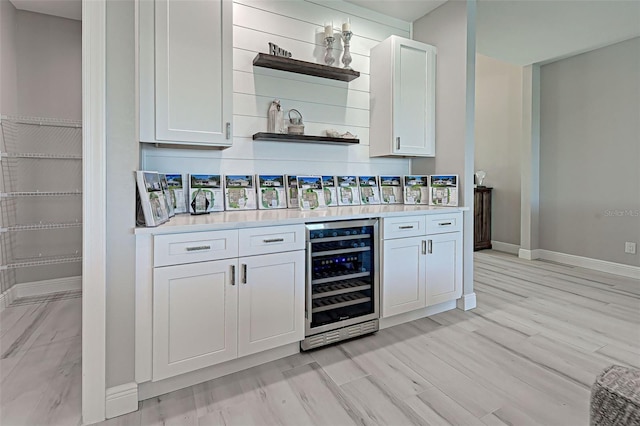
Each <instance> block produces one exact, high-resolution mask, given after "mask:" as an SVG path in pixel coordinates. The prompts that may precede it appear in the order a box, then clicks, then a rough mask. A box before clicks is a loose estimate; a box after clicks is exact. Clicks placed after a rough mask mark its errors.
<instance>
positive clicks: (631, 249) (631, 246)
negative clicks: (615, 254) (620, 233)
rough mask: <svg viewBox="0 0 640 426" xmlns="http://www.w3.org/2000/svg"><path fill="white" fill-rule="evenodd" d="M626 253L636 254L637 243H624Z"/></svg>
mask: <svg viewBox="0 0 640 426" xmlns="http://www.w3.org/2000/svg"><path fill="white" fill-rule="evenodd" d="M624 252H625V253H629V254H636V243H632V242H629V241H627V242H626V243H624Z"/></svg>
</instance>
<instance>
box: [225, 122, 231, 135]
mask: <svg viewBox="0 0 640 426" xmlns="http://www.w3.org/2000/svg"><path fill="white" fill-rule="evenodd" d="M225 133H226V138H227V139H231V123H229V122H228V121H227V125H226V126H225Z"/></svg>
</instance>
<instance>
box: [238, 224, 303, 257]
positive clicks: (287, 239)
mask: <svg viewBox="0 0 640 426" xmlns="http://www.w3.org/2000/svg"><path fill="white" fill-rule="evenodd" d="M239 232H240V238H239V244H240V256H253V255H256V254H267V253H278V252H283V251H293V250H302V249H304V225H292V226H271V227H265V228H250V229H240V230H239Z"/></svg>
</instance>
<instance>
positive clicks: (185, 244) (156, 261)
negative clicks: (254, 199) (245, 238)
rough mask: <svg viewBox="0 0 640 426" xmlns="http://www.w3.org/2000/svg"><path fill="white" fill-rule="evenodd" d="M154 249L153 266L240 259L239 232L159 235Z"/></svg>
mask: <svg viewBox="0 0 640 426" xmlns="http://www.w3.org/2000/svg"><path fill="white" fill-rule="evenodd" d="M153 249H154V255H153V266H167V265H178V264H181V263H193V262H205V261H208V260H217V259H228V258H231V257H238V231H236V230H231V231H211V232H193V233H188V234H171V235H158V236H156V237H154V239H153Z"/></svg>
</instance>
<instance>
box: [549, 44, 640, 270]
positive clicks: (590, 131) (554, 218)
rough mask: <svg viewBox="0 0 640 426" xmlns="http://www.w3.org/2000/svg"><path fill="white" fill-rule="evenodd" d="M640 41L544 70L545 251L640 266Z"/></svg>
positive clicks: (568, 60)
mask: <svg viewBox="0 0 640 426" xmlns="http://www.w3.org/2000/svg"><path fill="white" fill-rule="evenodd" d="M638 76H640V38H635V39H632V40H628V41H625V42H622V43H618V44H615V45H611V46H608V47H605V48H602V49H598V50H594V51H592V52H588V53H585V54H582V55H577V56H574V57H571V58H568V59H564V60H560V61H558V62H554V63H551V64H548V65H544V66H542V67H541V94H540V126H541V129H540V248H541V249H546V250H551V251H557V252H561V253H568V254H573V255H577V256H584V257H588V258H593V259H600V260H605V261H611V262H617V263H622V264H627V265H635V266H640V256H639V255H638V254H635V255H631V254H625V253H624V242H625V241H633V242H636V243H640V78H639V77H638Z"/></svg>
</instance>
